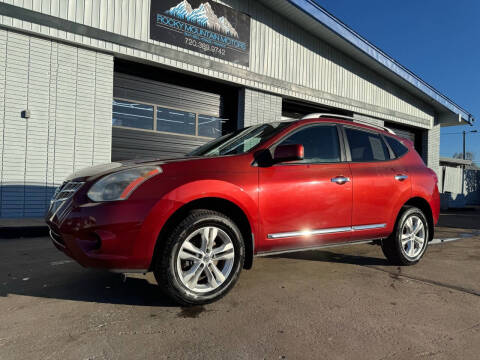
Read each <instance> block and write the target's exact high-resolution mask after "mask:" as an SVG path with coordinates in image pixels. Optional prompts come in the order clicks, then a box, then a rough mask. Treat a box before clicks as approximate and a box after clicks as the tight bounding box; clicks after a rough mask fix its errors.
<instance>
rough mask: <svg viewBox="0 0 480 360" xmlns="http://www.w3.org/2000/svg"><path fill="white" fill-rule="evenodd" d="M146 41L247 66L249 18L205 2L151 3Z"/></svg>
mask: <svg viewBox="0 0 480 360" xmlns="http://www.w3.org/2000/svg"><path fill="white" fill-rule="evenodd" d="M150 17H151V20H150V38H151V39H153V40H158V41H161V42H164V43H167V44H171V45H175V46H179V47H182V48H185V49H189V50H193V51H196V52H199V53H202V54H205V55H209V56H214V57H216V58H219V59H223V60H226V61H230V62H233V63H236V64H240V65H245V66H248V65H249V55H250V17H249V16H248V15H246V14H244V13H241V12H239V11H236V10H234V9H232V8H229V7H227V6H225V5H222V4H219V3H216V2H214V1H205V0H203V1H202V0H188V1H187V0H152V8H151V12H150Z"/></svg>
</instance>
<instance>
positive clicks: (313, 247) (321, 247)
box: [255, 239, 378, 257]
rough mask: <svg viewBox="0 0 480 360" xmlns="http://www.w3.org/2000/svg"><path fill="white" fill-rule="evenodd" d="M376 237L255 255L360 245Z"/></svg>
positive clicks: (263, 253) (261, 254) (262, 253)
mask: <svg viewBox="0 0 480 360" xmlns="http://www.w3.org/2000/svg"><path fill="white" fill-rule="evenodd" d="M375 240H378V239H371V240H358V241H350V242H342V243H330V244H325V245H318V246H310V247H306V248H298V249H288V250H278V251H277V250H274V251H262V252H259V253H257V255H255V256H257V257H262V256H270V255H280V254H287V253H295V252H302V251H310V250H320V249H325V248H333V247H338V246H345V245H360V244H370V243H372V242H373V241H375Z"/></svg>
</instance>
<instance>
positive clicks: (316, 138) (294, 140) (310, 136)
mask: <svg viewBox="0 0 480 360" xmlns="http://www.w3.org/2000/svg"><path fill="white" fill-rule="evenodd" d="M294 144H300V145H303V147H304V150H305V157H304V159H303V161H302V163H335V162H340V145H339V140H338V132H337V127H336V126H331V125H318V126H308V127H306V128H304V129H301V130H299V131H297V132H295V133H293V134H292V135H290V136H288V137H287V138H286V139H284V140H283V141H282V142H281V143H280V144H279V145H294Z"/></svg>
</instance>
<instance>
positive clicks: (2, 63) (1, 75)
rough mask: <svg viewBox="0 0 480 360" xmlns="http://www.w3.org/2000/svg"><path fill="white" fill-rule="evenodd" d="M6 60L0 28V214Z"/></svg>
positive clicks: (5, 33) (4, 39) (4, 44)
mask: <svg viewBox="0 0 480 360" xmlns="http://www.w3.org/2000/svg"><path fill="white" fill-rule="evenodd" d="M6 62H7V32H6V31H4V30H0V216H2V192H3V139H4V126H5V120H4V116H5V68H6Z"/></svg>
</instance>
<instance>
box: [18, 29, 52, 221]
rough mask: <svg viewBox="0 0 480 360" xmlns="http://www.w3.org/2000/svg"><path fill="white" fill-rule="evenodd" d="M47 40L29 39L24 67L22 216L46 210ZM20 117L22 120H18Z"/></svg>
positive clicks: (31, 215)
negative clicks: (26, 112)
mask: <svg viewBox="0 0 480 360" xmlns="http://www.w3.org/2000/svg"><path fill="white" fill-rule="evenodd" d="M50 63H51V41H47V40H42V39H38V38H31V39H30V53H29V69H28V110H30V113H31V117H30V118H29V119H26V120H25V122H26V124H27V143H26V161H25V184H26V188H25V203H24V214H23V215H24V216H25V217H36V216H39V215H41V214H44V213H45V211H46V210H47V209H46V205H47V202H46V196H47V194H46V189H47V178H46V176H47V162H46V161H45V160H46V159H47V158H48V142H47V141H46V139H48V136H49V134H48V130H49V127H48V125H49V109H48V106H47V104H48V102H49V100H50V84H49V81H50ZM21 120H23V119H21Z"/></svg>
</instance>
